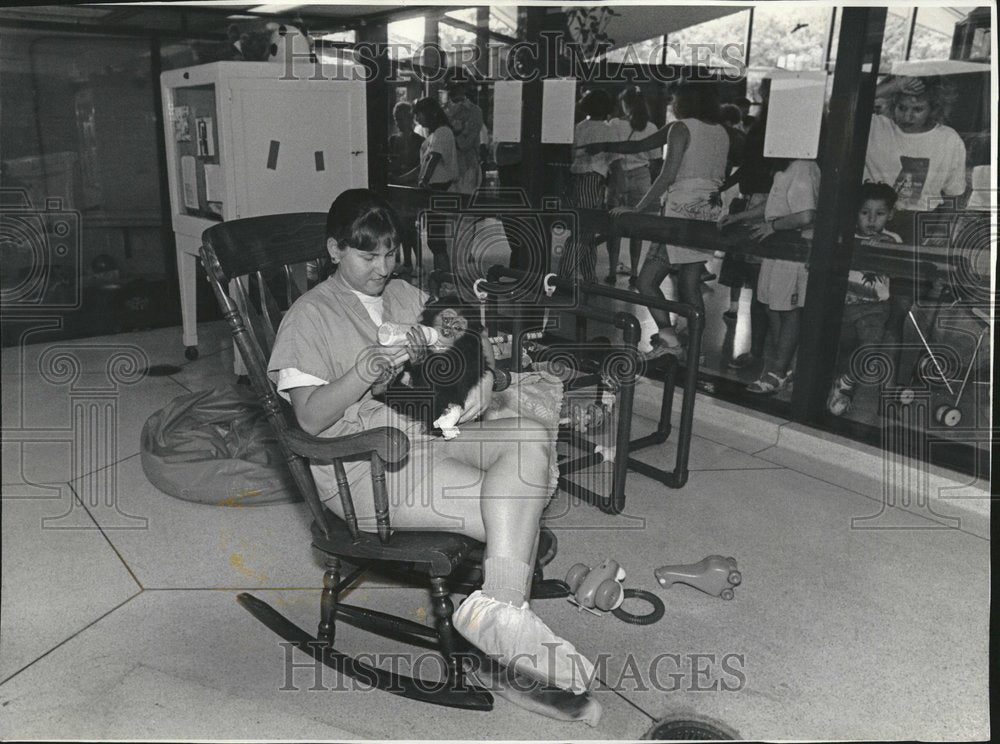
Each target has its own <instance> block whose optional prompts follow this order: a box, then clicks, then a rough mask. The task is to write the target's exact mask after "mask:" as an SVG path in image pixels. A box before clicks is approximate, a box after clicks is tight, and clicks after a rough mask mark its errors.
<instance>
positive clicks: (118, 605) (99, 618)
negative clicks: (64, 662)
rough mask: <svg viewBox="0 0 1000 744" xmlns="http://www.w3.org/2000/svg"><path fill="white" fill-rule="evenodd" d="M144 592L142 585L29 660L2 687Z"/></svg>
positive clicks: (4, 681)
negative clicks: (133, 592)
mask: <svg viewBox="0 0 1000 744" xmlns="http://www.w3.org/2000/svg"><path fill="white" fill-rule="evenodd" d="M143 593H144V590H143V589H142V588H141V587H140V588H139V591H137V592H136V593H135V594H132V595H130V596H128V597H127V598H126V599H124V600H123V601H122V602H120V603H118V604H117V605H115V606H114V607H112V608H111V609H110V610H108V611H107V612H105V613H104V614H103V615H101V616H100V617H98V618H95V619H94V620H93V621H91V622H89V623H87V624H86V625H85V626H83V627H82V628H80V629H79V630H77V631H76V632H74V633H73V634H71V635H70V636H69V637H67V638H64V639H63V640H62V641H60V642H59V643H57V644H56V645H55V646H53V647H52V648H50V649H49V650H48V651H46V652H45V653H44V654H42V655H41V656H39V657H37V658H36V659H33V660H32V661H29V662H28V663H27V664H25V665H24V666H23V667H21V668H20V669H18V670H17V671H16V672H14V673H13V674H11V675H9V676H7V677H5V678H4V679H2V680H0V688H2V687H3V686H4V685H5V684H7V683H8V682H10V681H11V680H12V679H14V677H16V676H17V675H19V674H20V673H21V672H23V671H25V670H26V669H28V668H29V667H31V666H34V665H35V664H37V663H38V662H39V661H41V660H42V659H44V658H45V657H46V656H48V655H49V654H51V653H52V652H53V651H56V650H57V649H59V648H61V647H62V646H65V645H66V644H67V643H69V642H70V641H72V640H73V639H74V638H76V637H77V636H79V635H80V634H81V633H84V632H86V631H87V630H89V629H90V628H92V627H94V626H95V625H97V624H98V623H99V622H101V621H102V620H104V619H105V618H107V617H109V616H110V615H112V614H114V613H115V612H117V611H118V610H120V609H121V608H122V607H124V606H125V605H127V604H128V603H129V602H131V601H132V600H133V599H135V598H136V597H138V596H139V595H140V594H143Z"/></svg>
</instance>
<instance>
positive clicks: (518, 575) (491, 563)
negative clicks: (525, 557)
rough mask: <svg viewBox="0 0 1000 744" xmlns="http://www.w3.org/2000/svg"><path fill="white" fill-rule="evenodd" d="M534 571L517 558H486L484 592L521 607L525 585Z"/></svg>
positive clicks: (524, 595)
mask: <svg viewBox="0 0 1000 744" xmlns="http://www.w3.org/2000/svg"><path fill="white" fill-rule="evenodd" d="M532 573H533V572H532V569H531V566H529V565H528V564H527V563H525V562H524V561H519V560H517V559H516V558H505V557H503V556H497V557H495V558H486V559H485V560H484V561H483V594H485V595H486V596H487V597H492V598H493V599H495V600H497V601H498V602H506V603H507V604H510V605H514V606H515V607H520V606H521V605H523V604H524V600H525V597H526V593H525V587H526V586H527V585H528V581H529V580H530V578H531V575H532Z"/></svg>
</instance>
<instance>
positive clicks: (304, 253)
mask: <svg viewBox="0 0 1000 744" xmlns="http://www.w3.org/2000/svg"><path fill="white" fill-rule="evenodd" d="M201 256H202V260H203V262H204V265H205V269H206V271H207V273H208V278H209V281H210V282H211V284H212V288H213V290H214V292H215V295H216V298H217V299H218V301H219V304H220V306H221V308H222V311H223V313H224V315H225V318H226V320H227V321H228V322H229V326H230V329H231V331H232V334H233V339H234V341H235V344H236V347H237V349H238V350H239V353H240V355H241V356H242V358H243V362H244V364H245V366H246V370H247V373H248V375H249V378H250V381H251V383H252V385H253V388H254V390H255V392H256V393H257V395H258V396H259V397H260V399H261V401H262V402H263V405H264V409H265V412H266V414H267V417H268V420H269V421H270V422H271V425H272V426H273V427H274V430H275V431H276V433H277V436H278V441H279V442H280V445H281V448H282V451H283V453H284V455H285V457H286V458H287V461H288V467H289V469H290V471H291V473H292V476H293V477H294V480H295V483H296V485H297V487H298V489H299V491H300V492H301V494H302V496H303V497H304V498H305V500H306V503H307V504H308V505H309V508H310V510H311V512H312V517H313V522H312V537H313V541H312V545H313V547H314V548H316V549H317V550H318V551H319V552H320V553H321V554H322V555H323V556H324V558H325V562H326V572H325V573H324V575H323V591H322V598H321V602H320V622H319V630H318V633H317V635H316V636H315V637H314V636H312V635H310V634H309V633H307V632H306V631H304V630H302V629H301V628H299V627H297V626H296V625H294V624H293V623H291V622H290V621H289V620H287V619H286V618H285V617H283V616H282V615H281V614H280V613H279V612H277V611H276V610H275V609H274V608H272V607H270V606H269V605H268V604H266V603H265V602H263V601H261V600H260V599H258V598H256V597H254V596H251V595H250V594H247V593H243V594H240V595H239V596H238V601H239V602H240V604H242V605H243V606H244V607H245V608H246V609H247V610H249V611H250V612H251V613H252V614H253V615H254V616H255V617H256V618H257V619H258V620H260V621H261V622H263V623H264V624H265V625H267V626H268V627H269V628H271V630H273V631H274V632H275V633H277V634H278V635H280V636H281V637H283V638H285V639H286V640H287V641H289V642H291V643H293V644H295V645H296V646H297V647H298V648H299V649H300V650H302V651H303V652H305V653H307V654H309V655H311V656H312V657H313V658H315V659H316V660H318V661H320V662H321V663H323V664H326V665H327V666H330V667H332V668H333V669H336V670H337V671H338V672H339V673H340V674H345V675H348V676H350V677H353V678H356V679H359V680H361V681H362V682H363V683H364V684H365V685H366V686H367V685H373V686H375V687H378V688H380V689H383V690H386V691H389V692H393V693H395V694H399V695H402V696H403V697H407V698H412V699H415V700H420V701H424V702H430V703H435V704H438V705H445V706H450V707H457V708H468V709H476V710H490V709H492V707H493V697H492V696H491V694H490V693H489V692H487V691H485V690H483V689H481V688H479V687H476V686H474V685H471V684H469V683H467V682H466V681H465V680H464V678H463V669H462V659H461V658H460V657H461V654H462V653H464V652H465V651H468V650H471V647H470V646H469V645H468V644H467V643H466V642H465V640H464V639H463V638H461V637H460V636H459V635H458V633H457V632H456V631H455V630H454V629H453V627H452V622H451V618H452V612H453V609H454V607H453V604H452V601H451V598H450V591H451V590H453V589H458V588H460V589H463V590H466V591H471V590H472V589H473V588H475V587H476V585H477V582H478V581H481V570H480V569H479V568H478V566H477V565H476V564H477V562H478V561H481V559H482V549H483V545H482V543H480V542H478V541H476V540H474V539H472V538H470V537H465V536H463V535H457V534H453V533H448V532H430V531H396V532H393V531H392V528H391V524H390V520H389V498H388V493H387V488H386V480H385V464H386V463H395V462H398V461H400V460H402V459H403V458H404V457H406V455H407V453H408V451H409V446H410V443H409V440H408V439H407V437H406V435H405V434H404V433H403V432H402V431H400V430H399V429H394V428H379V429H370V430H368V431H364V432H361V433H358V434H354V435H350V436H345V437H338V438H334V439H327V438H320V437H314V436H310V435H308V434H306V433H305V432H303V431H302V430H301V429H300V428H299V426H298V424H297V422H296V419H295V415H294V412H293V411H292V409H291V406H290V405H289V404H288V403H287V402H285V401H284V400H283V399H282V398H281V397H280V396H278V395H277V393H276V391H275V388H274V387H273V385H272V384H271V382H270V380H269V379H268V376H267V360H268V357H269V354H270V350H271V347H272V345H273V342H274V337H275V332H276V330H277V327H278V323H279V322H280V319H281V310H280V309H279V304H278V301H277V299H276V297H275V293H274V287H275V285H277V284H280V283H282V282H280V281H276V279H278V280H281V279H283V280H284V282H283V283H284V285H285V287H286V288H287V293H286V295H285V297H284V300H285V304H286V306H287V305H288V304H291V303H292V302H293V301H294V300H295V299H296V298H297V297H298V296H299V293H300V290H299V285H298V283H297V281H296V278H295V273H296V272H295V271H294V270H293V267H294V266H296V265H299V264H304V263H306V262H309V261H314V260H316V259H322V258H325V257H326V256H327V253H326V214H324V213H299V214H283V215H274V216H266V217H252V218H248V219H242V220H234V221H230V222H224V223H220V224H218V225H215V226H213V227H211V228H209V229H208V230H206V231H205V233H204V235H203V245H202V248H201ZM258 308H259V309H258ZM359 459H366V460H370V462H371V474H372V484H373V488H374V494H375V507H376V513H377V533H370V532H364V531H362V530H360V529H359V528H358V522H357V519H356V517H355V516H354V513H355V512H354V504H353V501H352V497H351V492H350V488H349V487H348V483H347V478H346V476H345V473H344V465H343V462H344V461H345V460H348V461H350V460H359ZM309 461H314V462H322V463H332V464H333V466H334V468H335V472H336V474H337V481H338V484H339V487H340V499H341V503H342V505H343V510H344V514H345V519H343V520H342V519H340V518H339V517H337V516H336V515H335V514H334V513H333V512H331V511H330V510H328V509H327V508H326V507H325V506H324V505H323V503H322V501H321V500H320V497H319V494H318V492H317V489H316V484H315V482H314V481H313V477H312V473H311V471H310V470H309V464H308V463H309ZM553 554H554V538H553V536H552V534H551V533H550V532H548V531H547V530H543V531H542V538H541V544H540V547H539V555H541V556H545V555H548V558H549V560H551V556H552V555H553ZM342 560H343V561H346V562H347V563H349V564H350V565H351V567H352V568H351V570H350V571H349V572H348V573H347V575H346V576H342V575H341V568H342V563H341V561H342ZM375 567H377V568H379V569H380V570H385V571H389V572H392V573H399V572H404V573H406V574H407V575H410V576H418V575H419V576H423V577H424V580H426V581H429V584H430V593H431V597H432V603H433V613H434V617H435V619H436V628H430V627H428V626H425V625H421V624H419V623H416V622H413V621H411V620H407V619H405V618H401V617H396V616H393V615H389V614H385V613H382V612H378V611H376V610H373V609H368V608H362V607H355V606H352V605H347V604H343V603H341V602H340V601H339V595H340V593H341V592H342V591H343V590H344V589H346V588H347V587H348V586H350V585H351V584H353V583H354V582H355V581H356V580H358V579H359V578H360V577H361V576H362V575H363V574H364V573H365V572H366V571H367V570H368V569H369V568H375ZM559 585H562V586H561V587H560V586H559ZM563 587H565V585H564V584H562V582H558V581H542V576H541V569H540V568H536V571H535V594H534V596H535V597H539V596H565V591H564V589H563ZM337 619H341V620H343V621H345V622H347V623H348V624H350V625H355V626H358V627H361V628H364V629H365V630H368V631H370V632H374V633H377V634H379V635H383V636H386V637H390V638H394V639H396V640H402V641H404V642H407V643H410V644H412V645H414V646H419V647H423V648H430V649H434V650H438V651H440V653H441V654H442V656H443V657H444V662H445V666H444V668H445V669H446V672H447V679H446V681H445V682H444V683H440V682H435V681H427V680H420V679H413V678H411V677H407V676H404V675H402V674H399V673H394V672H389V671H386V670H384V669H379V668H376V667H371V666H368V665H366V664H364V663H362V662H360V661H358V660H356V659H354V658H352V657H350V656H348V655H345V654H343V653H341V652H340V651H337V650H336V649H335V648H334V640H335V629H336V620H337ZM473 653H474V652H473Z"/></svg>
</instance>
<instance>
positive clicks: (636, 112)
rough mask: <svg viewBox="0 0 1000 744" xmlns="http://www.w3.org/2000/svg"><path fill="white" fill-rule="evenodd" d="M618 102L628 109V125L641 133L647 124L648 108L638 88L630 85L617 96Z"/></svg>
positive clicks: (644, 97)
mask: <svg viewBox="0 0 1000 744" xmlns="http://www.w3.org/2000/svg"><path fill="white" fill-rule="evenodd" d="M618 100H619V101H621V103H622V106H625V107H627V108H628V123H629V124H631V125H632V130H633V131H636V132H641V131H642V130H643V129H645V128H646V125H647V124H649V106H648V105H646V96H644V95H643V93H642V90H641V89H640V88H639V86H638V85H630V86H629V87H627V88H626V89H625V90H623V91H622V92H621V93H619V94H618Z"/></svg>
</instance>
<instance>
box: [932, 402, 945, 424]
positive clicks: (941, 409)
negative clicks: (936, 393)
mask: <svg viewBox="0 0 1000 744" xmlns="http://www.w3.org/2000/svg"><path fill="white" fill-rule="evenodd" d="M947 412H948V406H938V407H937V408H935V409H934V420H935V421H936V422H937V423H939V424H943V423H944V415H945V414H946V413H947Z"/></svg>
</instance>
